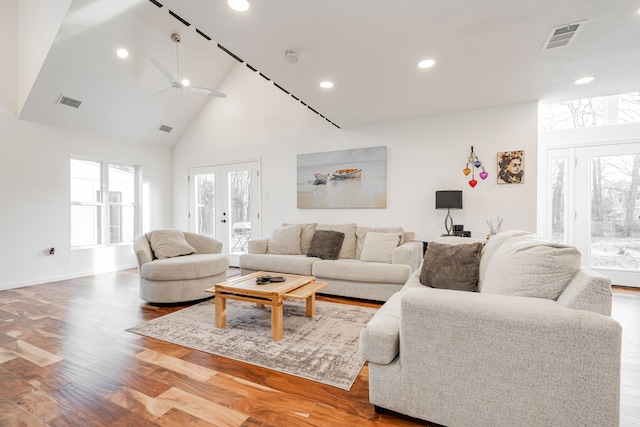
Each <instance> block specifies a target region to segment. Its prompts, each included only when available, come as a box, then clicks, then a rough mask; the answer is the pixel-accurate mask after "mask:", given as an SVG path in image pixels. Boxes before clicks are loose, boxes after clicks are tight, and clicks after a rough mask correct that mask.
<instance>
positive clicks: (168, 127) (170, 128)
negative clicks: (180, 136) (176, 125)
mask: <svg viewBox="0 0 640 427" xmlns="http://www.w3.org/2000/svg"><path fill="white" fill-rule="evenodd" d="M159 130H161V131H162V132H166V133H169V132H171V131H172V130H173V128H172V127H171V126H167V125H160V128H159Z"/></svg>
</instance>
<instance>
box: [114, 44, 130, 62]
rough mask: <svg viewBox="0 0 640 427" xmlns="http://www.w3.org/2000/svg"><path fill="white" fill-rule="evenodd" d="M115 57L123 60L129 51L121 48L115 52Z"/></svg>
mask: <svg viewBox="0 0 640 427" xmlns="http://www.w3.org/2000/svg"><path fill="white" fill-rule="evenodd" d="M116 55H118V58H121V59H125V58H126V57H128V56H129V51H128V50H127V49H125V48H123V47H121V48H120V49H118V50H116Z"/></svg>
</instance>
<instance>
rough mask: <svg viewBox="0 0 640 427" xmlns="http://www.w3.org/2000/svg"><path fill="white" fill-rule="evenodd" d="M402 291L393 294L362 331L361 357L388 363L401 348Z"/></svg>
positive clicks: (383, 363)
mask: <svg viewBox="0 0 640 427" xmlns="http://www.w3.org/2000/svg"><path fill="white" fill-rule="evenodd" d="M401 298H402V293H401V292H396V293H395V294H393V295H391V298H389V299H388V300H387V302H385V303H384V304H383V306H382V307H380V310H378V311H377V312H376V314H374V315H373V317H372V318H371V320H369V322H368V323H367V324H366V325H365V327H364V328H362V330H361V331H360V343H359V353H360V357H362V358H363V359H364V360H367V361H369V362H372V363H377V364H379V365H388V364H389V363H391V361H393V359H395V358H396V356H397V355H398V349H399V348H400V301H401Z"/></svg>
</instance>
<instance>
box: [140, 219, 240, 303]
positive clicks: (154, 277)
mask: <svg viewBox="0 0 640 427" xmlns="http://www.w3.org/2000/svg"><path fill="white" fill-rule="evenodd" d="M133 249H134V251H135V254H136V257H137V259H138V273H139V277H140V298H141V299H143V300H145V301H148V302H151V303H176V302H186V301H195V300H199V299H204V298H207V297H210V296H211V294H209V293H206V292H204V290H205V289H208V288H211V287H213V286H214V285H215V284H216V283H220V282H223V281H225V280H226V274H227V269H228V267H229V259H228V257H226V256H225V255H222V254H221V252H222V243H220V242H219V241H217V240H215V239H213V238H212V237H209V236H204V235H201V234H197V233H190V232H182V231H179V230H155V231H151V232H149V233H146V234H144V235H142V236H140V237H139V238H138V239H136V241H135V242H134V244H133Z"/></svg>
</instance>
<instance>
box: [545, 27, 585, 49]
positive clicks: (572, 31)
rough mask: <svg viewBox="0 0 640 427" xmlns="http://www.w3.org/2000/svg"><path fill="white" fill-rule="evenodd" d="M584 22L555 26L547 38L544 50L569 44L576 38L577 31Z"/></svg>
mask: <svg viewBox="0 0 640 427" xmlns="http://www.w3.org/2000/svg"><path fill="white" fill-rule="evenodd" d="M583 24H584V22H575V23H573V24H567V25H563V26H561V27H557V28H553V29H552V30H551V32H550V33H549V35H548V36H547V40H546V41H545V42H544V47H543V48H542V50H549V49H555V48H556V47H562V46H566V45H568V44H569V43H570V42H572V41H573V39H574V38H575V35H576V33H577V32H578V30H579V29H580V28H582V25H583Z"/></svg>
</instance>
